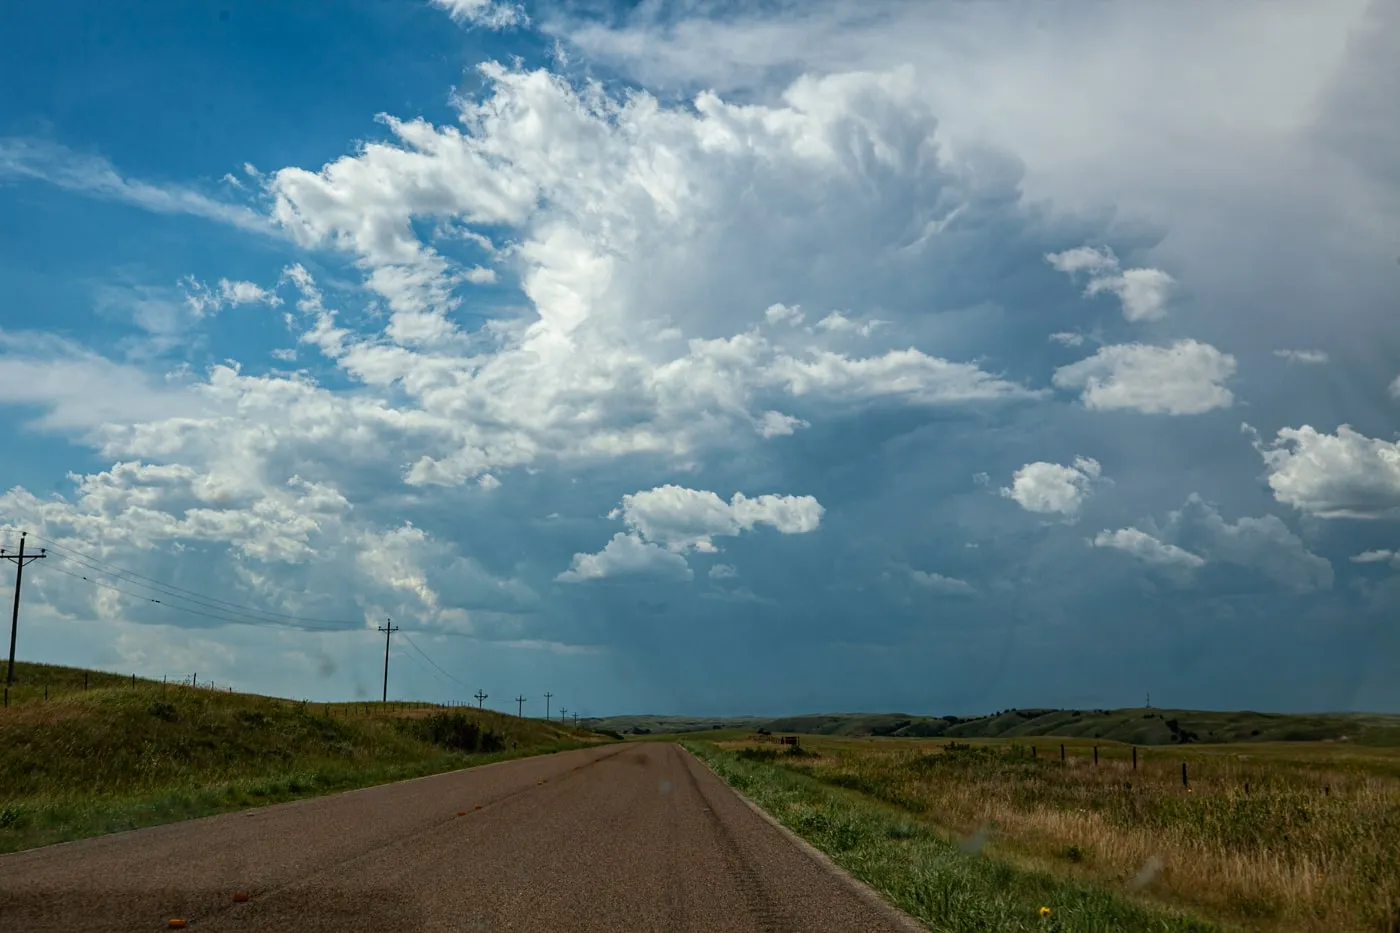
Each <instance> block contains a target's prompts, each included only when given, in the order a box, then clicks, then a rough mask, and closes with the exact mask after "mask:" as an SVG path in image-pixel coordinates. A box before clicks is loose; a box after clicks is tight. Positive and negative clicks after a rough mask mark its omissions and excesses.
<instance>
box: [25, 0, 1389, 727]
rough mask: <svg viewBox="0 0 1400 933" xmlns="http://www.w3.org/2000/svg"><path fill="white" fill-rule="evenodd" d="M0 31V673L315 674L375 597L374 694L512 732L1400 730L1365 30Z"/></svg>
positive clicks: (1078, 18)
mask: <svg viewBox="0 0 1400 933" xmlns="http://www.w3.org/2000/svg"><path fill="white" fill-rule="evenodd" d="M10 22H11V28H9V29H7V30H5V32H4V34H3V36H0V86H3V87H6V88H7V89H8V93H6V94H4V95H0V216H2V217H4V218H5V222H4V223H3V224H0V283H2V284H3V288H2V289H0V428H3V430H4V437H5V440H6V443H5V445H4V449H3V453H0V545H3V546H4V547H6V548H7V553H13V551H14V550H15V549H16V548H17V547H18V545H19V537H20V534H21V532H27V533H28V538H27V539H26V548H27V549H28V550H29V551H30V552H32V550H33V549H34V548H36V547H45V548H47V557H46V558H45V559H44V560H42V561H38V562H36V563H34V564H32V565H31V566H30V567H29V568H28V569H27V570H26V573H25V577H24V584H23V594H22V595H23V601H22V607H21V619H20V627H19V641H18V656H19V657H20V658H21V659H26V660H36V661H39V660H42V661H47V662H51V663H60V664H72V665H84V666H92V667H98V668H102V669H107V670H113V671H119V672H122V673H137V674H140V675H142V676H152V677H162V676H167V677H171V678H172V679H180V678H183V677H186V676H189V675H191V674H194V673H197V674H198V676H199V679H200V681H201V682H208V683H214V684H219V685H227V686H231V687H234V688H236V689H240V690H252V691H259V692H265V693H272V694H276V695H280V696H290V697H298V698H303V697H304V698H308V699H313V700H347V699H369V698H378V697H379V696H380V693H381V690H382V689H383V684H382V682H381V677H382V668H383V663H384V646H385V637H384V635H383V634H382V633H381V632H380V631H379V629H380V627H381V626H384V625H385V623H386V620H392V624H393V625H395V626H398V627H399V630H398V631H397V632H395V633H394V634H392V636H391V637H390V639H389V647H390V671H389V682H388V693H389V696H390V697H391V698H398V699H419V700H434V701H446V700H458V701H461V700H467V699H468V698H469V697H471V696H472V695H473V694H475V693H476V692H477V691H478V690H480V691H483V692H485V693H486V694H487V700H486V705H488V706H495V707H496V708H498V709H510V710H511V711H515V709H516V701H515V698H516V697H517V696H520V697H523V698H524V706H523V711H524V712H525V713H526V714H527V715H540V714H542V713H543V712H544V706H545V698H544V694H546V693H550V694H552V699H551V711H552V712H554V713H556V714H557V713H559V711H560V710H561V708H562V709H564V710H567V711H570V712H578V713H579V714H581V715H585V716H595V715H611V714H623V713H644V712H650V713H675V714H691V715H701V716H721V715H732V714H753V715H764V714H772V715H779V714H788V713H800V712H817V711H850V710H866V711H893V710H900V711H905V712H913V713H929V714H946V713H952V714H958V715H970V714H976V713H984V712H993V711H996V710H1000V709H1005V708H1013V707H1017V708H1026V707H1037V706H1055V707H1080V708H1098V707H1105V708H1106V707H1123V706H1136V705H1141V704H1142V703H1143V702H1144V701H1145V699H1146V697H1147V696H1148V695H1149V694H1150V696H1151V700H1152V703H1153V705H1157V706H1172V707H1181V708H1216V709H1222V708H1223V709H1241V708H1247V709H1257V710H1270V711H1304V710H1373V711H1400V677H1397V676H1396V675H1397V673H1400V630H1397V625H1396V619H1397V618H1400V430H1397V428H1398V427H1400V426H1398V425H1397V413H1400V331H1397V330H1396V328H1395V319H1396V318H1395V316H1396V313H1397V311H1400V104H1397V103H1396V102H1397V101H1400V69H1397V68H1396V66H1395V64H1394V63H1395V62H1396V61H1400V6H1397V5H1395V4H1393V3H1389V2H1386V0H1332V2H1330V3H1326V4H1319V3H1313V2H1306V0H1268V2H1255V0H1239V2H1235V3H1230V4H1216V5H1189V8H1187V7H1183V6H1181V5H1180V4H1168V3H1155V2H1127V0H1125V2H1117V3H1103V2H1100V0H1083V2H1074V0H1061V2H1046V0H1035V2H1030V0H998V2H991V0H984V2H951V0H946V2H929V3H919V4H915V3H894V2H880V3H870V2H866V0H862V2H854V0H803V2H800V3H799V2H795V0H764V2H760V3H744V4H738V3H730V2H708V0H686V2H683V3H659V2H653V0H641V2H633V3H622V4H615V3H608V2H603V0H567V2H566V0H548V2H540V3H534V2H528V0H527V2H525V3H523V4H519V5H517V4H514V3H508V2H504V0H431V2H428V0H347V2H344V3H338V4H334V5H326V4H235V3H231V2H228V0H220V2H204V0H153V2H150V3H144V4H137V5H123V4H113V3H110V2H105V0H104V2H98V0H79V2H75V3H71V4H62V5H52V4H50V5H43V4H29V5H26V6H25V7H23V8H21V9H18V10H17V11H16V12H15V13H13V14H10ZM12 569H13V565H12V564H8V563H7V564H4V565H0V571H3V572H5V573H6V574H8V573H10V572H12ZM0 586H3V588H2V589H0V598H3V599H7V598H8V597H9V594H10V589H9V587H10V581H9V580H7V581H6V582H5V583H4V584H3V585H0Z"/></svg>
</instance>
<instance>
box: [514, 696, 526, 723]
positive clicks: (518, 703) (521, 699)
mask: <svg viewBox="0 0 1400 933" xmlns="http://www.w3.org/2000/svg"><path fill="white" fill-rule="evenodd" d="M524 708H525V695H524V694H521V695H520V696H518V697H516V698H515V715H516V718H523V716H524V714H523V713H522V712H521V710H523V709H524Z"/></svg>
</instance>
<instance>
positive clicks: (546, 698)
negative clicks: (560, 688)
mask: <svg viewBox="0 0 1400 933" xmlns="http://www.w3.org/2000/svg"><path fill="white" fill-rule="evenodd" d="M552 696H554V694H552V693H546V694H545V695H544V718H545V722H548V721H549V698H550V697H552Z"/></svg>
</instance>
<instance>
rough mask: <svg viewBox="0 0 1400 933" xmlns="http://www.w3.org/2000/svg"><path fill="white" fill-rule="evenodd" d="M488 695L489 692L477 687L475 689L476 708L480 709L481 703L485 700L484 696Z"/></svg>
mask: <svg viewBox="0 0 1400 933" xmlns="http://www.w3.org/2000/svg"><path fill="white" fill-rule="evenodd" d="M490 695H491V694H489V693H486V692H485V691H484V690H482V689H481V688H479V687H478V688H477V691H476V708H477V709H481V708H482V704H484V703H485V702H486V698H487V697H488V696H490Z"/></svg>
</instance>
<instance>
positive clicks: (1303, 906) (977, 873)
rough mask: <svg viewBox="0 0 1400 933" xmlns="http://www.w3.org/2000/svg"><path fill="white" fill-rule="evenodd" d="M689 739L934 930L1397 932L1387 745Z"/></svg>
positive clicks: (1396, 787)
mask: <svg viewBox="0 0 1400 933" xmlns="http://www.w3.org/2000/svg"><path fill="white" fill-rule="evenodd" d="M686 744H687V745H688V747H691V748H692V749H693V750H694V751H695V752H696V753H697V754H699V755H700V756H701V757H703V758H705V759H706V760H707V761H708V762H709V763H710V764H711V766H712V767H714V768H715V769H716V770H717V771H718V772H719V773H720V774H721V775H722V776H723V777H725V778H726V779H727V780H728V781H729V782H730V783H731V784H733V785H734V786H735V787H737V788H739V789H740V790H742V791H743V792H744V793H746V794H748V795H749V796H750V797H751V798H753V799H754V801H755V802H756V803H758V804H760V805H761V806H763V807H764V808H765V809H767V810H769V811H770V812H771V813H773V814H774V816H776V817H777V818H778V819H780V820H781V821H782V822H784V823H785V824H786V825H788V826H789V827H790V828H792V829H793V830H794V831H796V832H798V833H799V834H800V835H802V836H804V837H805V838H807V839H808V840H809V841H811V842H812V843H813V844H815V845H817V846H818V847H819V848H821V849H823V850H825V851H826V852H827V853H828V854H830V855H831V856H832V857H833V858H835V859H836V860H837V861H838V862H839V863H841V864H842V865H843V866H844V867H845V868H847V870H849V871H851V872H852V873H853V874H854V875H856V876H857V877H859V878H862V879H863V880H865V881H866V882H867V883H869V884H871V885H872V886H873V887H875V888H876V889H878V890H881V891H883V892H885V893H886V894H887V895H888V896H889V897H891V898H892V899H893V900H894V901H895V902H896V903H898V904H899V905H900V906H901V907H902V908H904V909H905V910H907V911H909V912H910V913H912V914H914V915H915V916H918V917H920V918H922V919H924V920H925V922H927V923H929V924H930V926H931V927H932V928H933V929H935V930H992V929H997V930H1001V929H1005V930H1023V929H1024V930H1031V929H1035V930H1042V929H1056V930H1076V931H1079V930H1085V931H1087V930H1189V929H1207V928H1209V927H1207V926H1206V925H1205V924H1206V923H1207V922H1209V923H1210V924H1212V925H1218V926H1219V927H1221V928H1224V929H1243V930H1263V931H1285V930H1286V931H1317V933H1322V931H1328V933H1336V931H1346V930H1358V931H1360V930H1366V931H1394V930H1397V929H1400V750H1397V749H1389V748H1377V747H1372V748H1363V747H1356V746H1350V745H1344V744H1339V743H1298V744H1250V745H1243V746H1242V745H1230V746H1186V747H1172V748H1152V749H1139V761H1138V769H1137V770H1136V771H1134V770H1133V767H1132V759H1131V749H1130V748H1129V747H1126V746H1123V745H1118V744H1112V745H1110V744H1105V743H1103V742H1099V743H1097V744H1098V745H1099V762H1098V764H1097V765H1095V764H1094V761H1093V757H1092V755H1093V749H1092V745H1093V744H1095V743H1094V742H1089V741H1082V740H1081V741H1074V740H1069V741H1067V742H1066V760H1065V761H1063V762H1062V761H1061V760H1060V750H1059V744H1060V740H1059V739H1056V740H1054V741H1053V742H1051V741H1049V740H1045V739H1041V740H1040V741H1039V742H1037V743H1036V744H1037V746H1038V748H1037V752H1038V756H1037V757H1034V758H1032V757H1030V748H1029V745H1030V743H1029V742H1023V743H1012V742H1009V741H986V742H977V743H971V744H970V745H969V744H968V743H960V746H959V747H957V748H953V749H950V748H948V747H947V744H948V743H942V742H933V741H919V740H909V739H897V740H896V739H868V738H867V739H849V738H811V739H809V738H804V739H803V747H804V750H805V751H807V752H808V754H806V755H802V756H794V755H789V754H785V753H780V752H779V751H778V747H777V746H776V745H773V744H769V743H768V742H762V741H755V740H754V739H753V738H752V737H749V738H746V739H736V738H733V737H732V736H731V737H727V740H721V741H718V742H695V741H691V740H687V743H686ZM1182 762H1185V763H1186V764H1187V774H1188V780H1189V782H1190V784H1189V789H1188V787H1186V786H1183V784H1182V780H1181V764H1182ZM967 849H974V850H977V851H978V852H979V853H980V855H979V856H978V857H969V855H968V854H967V853H966V851H965V850H967ZM1041 906H1047V907H1050V908H1051V914H1050V917H1049V918H1048V919H1043V918H1040V917H1039V916H1038V909H1039V907H1041ZM1187 912H1189V913H1190V914H1192V915H1193V916H1195V917H1198V918H1201V919H1200V920H1199V921H1194V922H1193V921H1189V920H1187V919H1184V918H1183V917H1182V916H1181V915H1182V914H1184V913H1187ZM1173 914H1175V915H1176V916H1175V917H1173V916H1172V915H1173Z"/></svg>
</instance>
